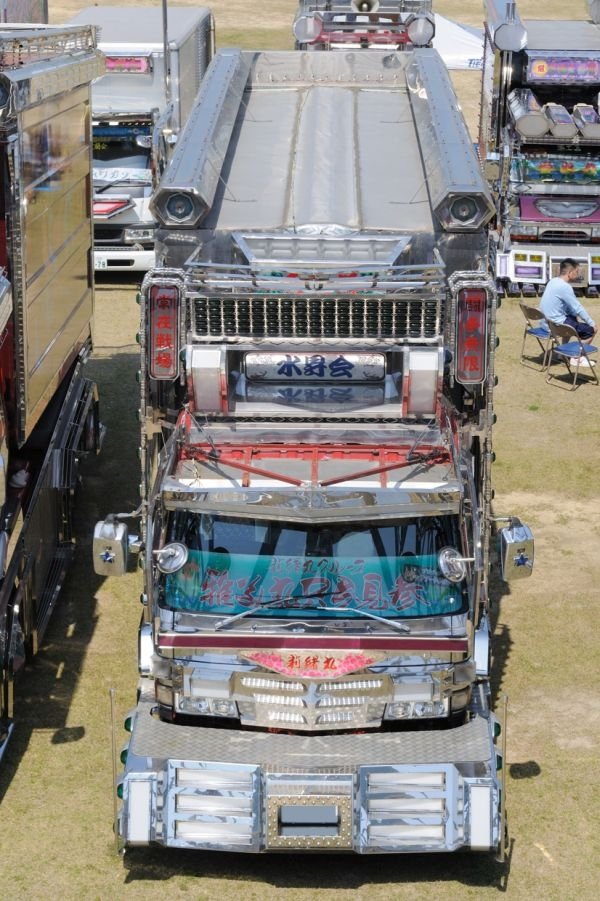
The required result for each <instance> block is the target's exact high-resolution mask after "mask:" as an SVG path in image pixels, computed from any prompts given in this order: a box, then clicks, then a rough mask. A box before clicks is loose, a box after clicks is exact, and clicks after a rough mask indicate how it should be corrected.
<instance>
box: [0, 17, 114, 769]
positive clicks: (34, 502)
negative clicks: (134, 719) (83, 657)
mask: <svg viewBox="0 0 600 901" xmlns="http://www.w3.org/2000/svg"><path fill="white" fill-rule="evenodd" d="M103 71H104V60H103V58H102V56H101V54H100V53H99V52H98V50H97V49H96V44H95V35H94V30H93V29H92V28H90V27H89V26H82V25H79V26H69V27H61V28H56V27H50V26H43V25H42V26H31V27H27V26H24V25H13V26H7V25H4V26H1V27H0V507H1V516H0V666H1V668H2V669H1V681H0V757H2V755H3V753H4V750H5V748H6V745H7V741H8V739H9V736H10V734H11V732H12V730H13V728H14V722H15V720H14V698H13V685H14V678H15V676H16V674H17V673H18V671H19V670H20V669H21V667H22V666H23V665H24V663H25V661H26V660H27V659H28V658H31V657H32V656H33V655H34V654H35V653H36V651H37V649H38V647H39V644H40V641H41V639H42V637H43V635H44V631H45V629H46V626H47V624H48V620H49V618H50V615H51V613H52V610H53V608H54V606H55V604H56V602H57V598H58V593H59V590H60V587H61V585H62V582H63V579H64V577H65V572H66V569H67V565H68V563H69V561H70V559H71V556H72V554H73V549H74V541H75V536H74V534H73V510H74V504H75V491H76V488H77V484H78V464H79V459H80V457H81V455H82V454H83V453H85V452H88V451H93V450H97V449H98V448H99V445H100V439H101V426H100V423H99V421H98V399H97V393H96V387H95V385H94V384H93V383H92V382H90V381H89V380H88V379H86V378H85V377H84V363H85V361H86V359H87V357H88V355H89V353H90V350H91V323H92V316H93V309H94V294H93V278H92V261H91V254H92V211H91V197H90V146H91V129H90V106H91V100H90V97H91V88H90V86H91V82H92V80H93V79H94V78H96V77H98V76H99V75H101V73H102V72H103Z"/></svg>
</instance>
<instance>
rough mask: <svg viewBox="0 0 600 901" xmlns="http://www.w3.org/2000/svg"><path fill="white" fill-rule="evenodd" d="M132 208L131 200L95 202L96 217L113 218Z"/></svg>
mask: <svg viewBox="0 0 600 901" xmlns="http://www.w3.org/2000/svg"><path fill="white" fill-rule="evenodd" d="M128 206H131V201H130V200H94V206H93V209H94V216H113V215H114V214H115V213H118V212H119V210H126V209H127V207H128Z"/></svg>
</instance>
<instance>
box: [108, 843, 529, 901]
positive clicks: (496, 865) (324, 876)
mask: <svg viewBox="0 0 600 901" xmlns="http://www.w3.org/2000/svg"><path fill="white" fill-rule="evenodd" d="M510 856H511V849H510V848H509V855H508V856H507V858H506V859H505V861H504V863H500V862H498V861H497V860H496V859H495V858H494V857H493V856H492V855H491V854H483V853H482V854H473V853H463V852H459V853H456V854H428V855H425V854H398V855H395V854H390V855H388V854H386V855H368V856H364V857H359V856H350V855H340V854H327V855H323V856H322V855H303V854H295V855H291V854H281V855H280V854H277V855H270V856H256V855H245V854H229V853H216V854H215V853H210V852H199V851H195V852H192V851H176V850H172V849H167V850H164V849H161V850H159V851H157V850H150V849H129V850H127V851H126V853H125V856H124V866H125V871H126V876H125V883H126V884H131V883H139V882H155V881H157V882H158V881H163V882H164V881H168V880H169V879H171V878H174V877H181V876H189V877H200V876H201V877H203V878H204V879H215V880H223V879H227V880H229V882H230V883H231V884H232V885H233V884H235V882H238V881H239V882H240V884H241V885H243V884H244V883H255V884H257V885H266V886H271V887H273V888H275V889H283V888H287V889H304V891H308V892H310V891H311V890H313V891H314V893H315V897H316V896H317V894H318V893H320V892H322V891H324V890H325V891H327V890H331V889H347V890H348V889H350V890H357V889H361V888H364V887H366V886H370V885H373V886H379V887H382V886H389V888H390V892H391V893H392V894H393V891H394V887H395V886H397V885H398V884H401V883H406V884H407V885H411V886H413V887H414V896H415V897H421V895H420V894H419V886H422V887H423V891H424V893H427V894H429V893H432V896H433V897H435V887H436V885H437V886H438V887H439V886H440V885H448V884H449V883H453V882H456V883H459V884H460V885H464V886H471V887H473V888H496V889H497V890H498V891H502V892H504V891H505V890H506V886H507V882H508V874H509V871H510Z"/></svg>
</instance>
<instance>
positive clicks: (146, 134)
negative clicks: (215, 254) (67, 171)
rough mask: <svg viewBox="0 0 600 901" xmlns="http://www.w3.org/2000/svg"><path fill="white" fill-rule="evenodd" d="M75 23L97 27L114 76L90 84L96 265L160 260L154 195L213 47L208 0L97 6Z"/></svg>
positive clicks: (137, 267) (125, 268)
mask: <svg viewBox="0 0 600 901" xmlns="http://www.w3.org/2000/svg"><path fill="white" fill-rule="evenodd" d="M71 22H72V23H77V24H84V23H89V24H92V25H94V26H95V27H96V28H97V29H98V33H99V44H98V46H99V49H100V50H101V51H102V52H103V53H104V54H105V56H106V74H105V75H103V76H102V78H99V79H98V80H97V81H96V82H95V83H94V85H93V89H92V132H93V136H94V142H93V181H94V268H95V269H96V271H98V272H146V271H147V270H148V269H150V268H151V267H152V266H154V263H155V256H154V237H155V230H156V222H155V220H154V217H153V216H152V213H151V211H150V206H149V204H150V198H151V197H152V192H153V191H154V189H155V188H156V185H157V184H158V182H159V180H160V176H161V174H162V173H163V171H164V169H165V168H166V166H167V163H168V161H169V157H170V155H171V152H172V150H173V146H174V144H175V142H176V140H177V135H178V134H179V132H180V130H181V128H182V126H183V125H184V124H185V121H186V119H187V116H188V114H189V111H190V109H191V107H192V104H193V102H194V99H195V97H196V94H197V92H198V88H199V87H200V81H201V79H202V76H203V75H204V72H205V71H206V67H207V66H208V64H209V62H210V60H211V58H212V56H213V53H214V20H213V16H212V13H211V11H210V10H209V9H206V8H204V7H194V8H189V9H188V8H183V7H169V8H168V9H167V8H166V4H163V8H162V9H161V8H160V7H159V6H156V7H148V8H144V11H143V15H141V14H140V10H139V7H128V6H98V5H96V6H92V7H88V8H87V9H82V10H80V11H79V12H78V13H77V15H76V16H74V17H73V19H72V20H71Z"/></svg>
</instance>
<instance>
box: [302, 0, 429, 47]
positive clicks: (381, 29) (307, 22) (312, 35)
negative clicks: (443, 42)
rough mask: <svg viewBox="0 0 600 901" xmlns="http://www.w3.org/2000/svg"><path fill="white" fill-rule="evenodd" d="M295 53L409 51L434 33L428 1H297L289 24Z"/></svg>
mask: <svg viewBox="0 0 600 901" xmlns="http://www.w3.org/2000/svg"><path fill="white" fill-rule="evenodd" d="M293 32H294V37H295V38H296V48H297V49H299V50H353V49H362V50H366V49H373V48H374V49H376V50H383V49H386V48H387V49H388V50H407V49H408V50H409V49H412V48H413V47H429V46H431V41H432V40H433V36H434V34H435V17H434V14H433V10H432V2H431V0H300V2H299V4H298V9H297V11H296V17H295V19H294V24H293Z"/></svg>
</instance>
